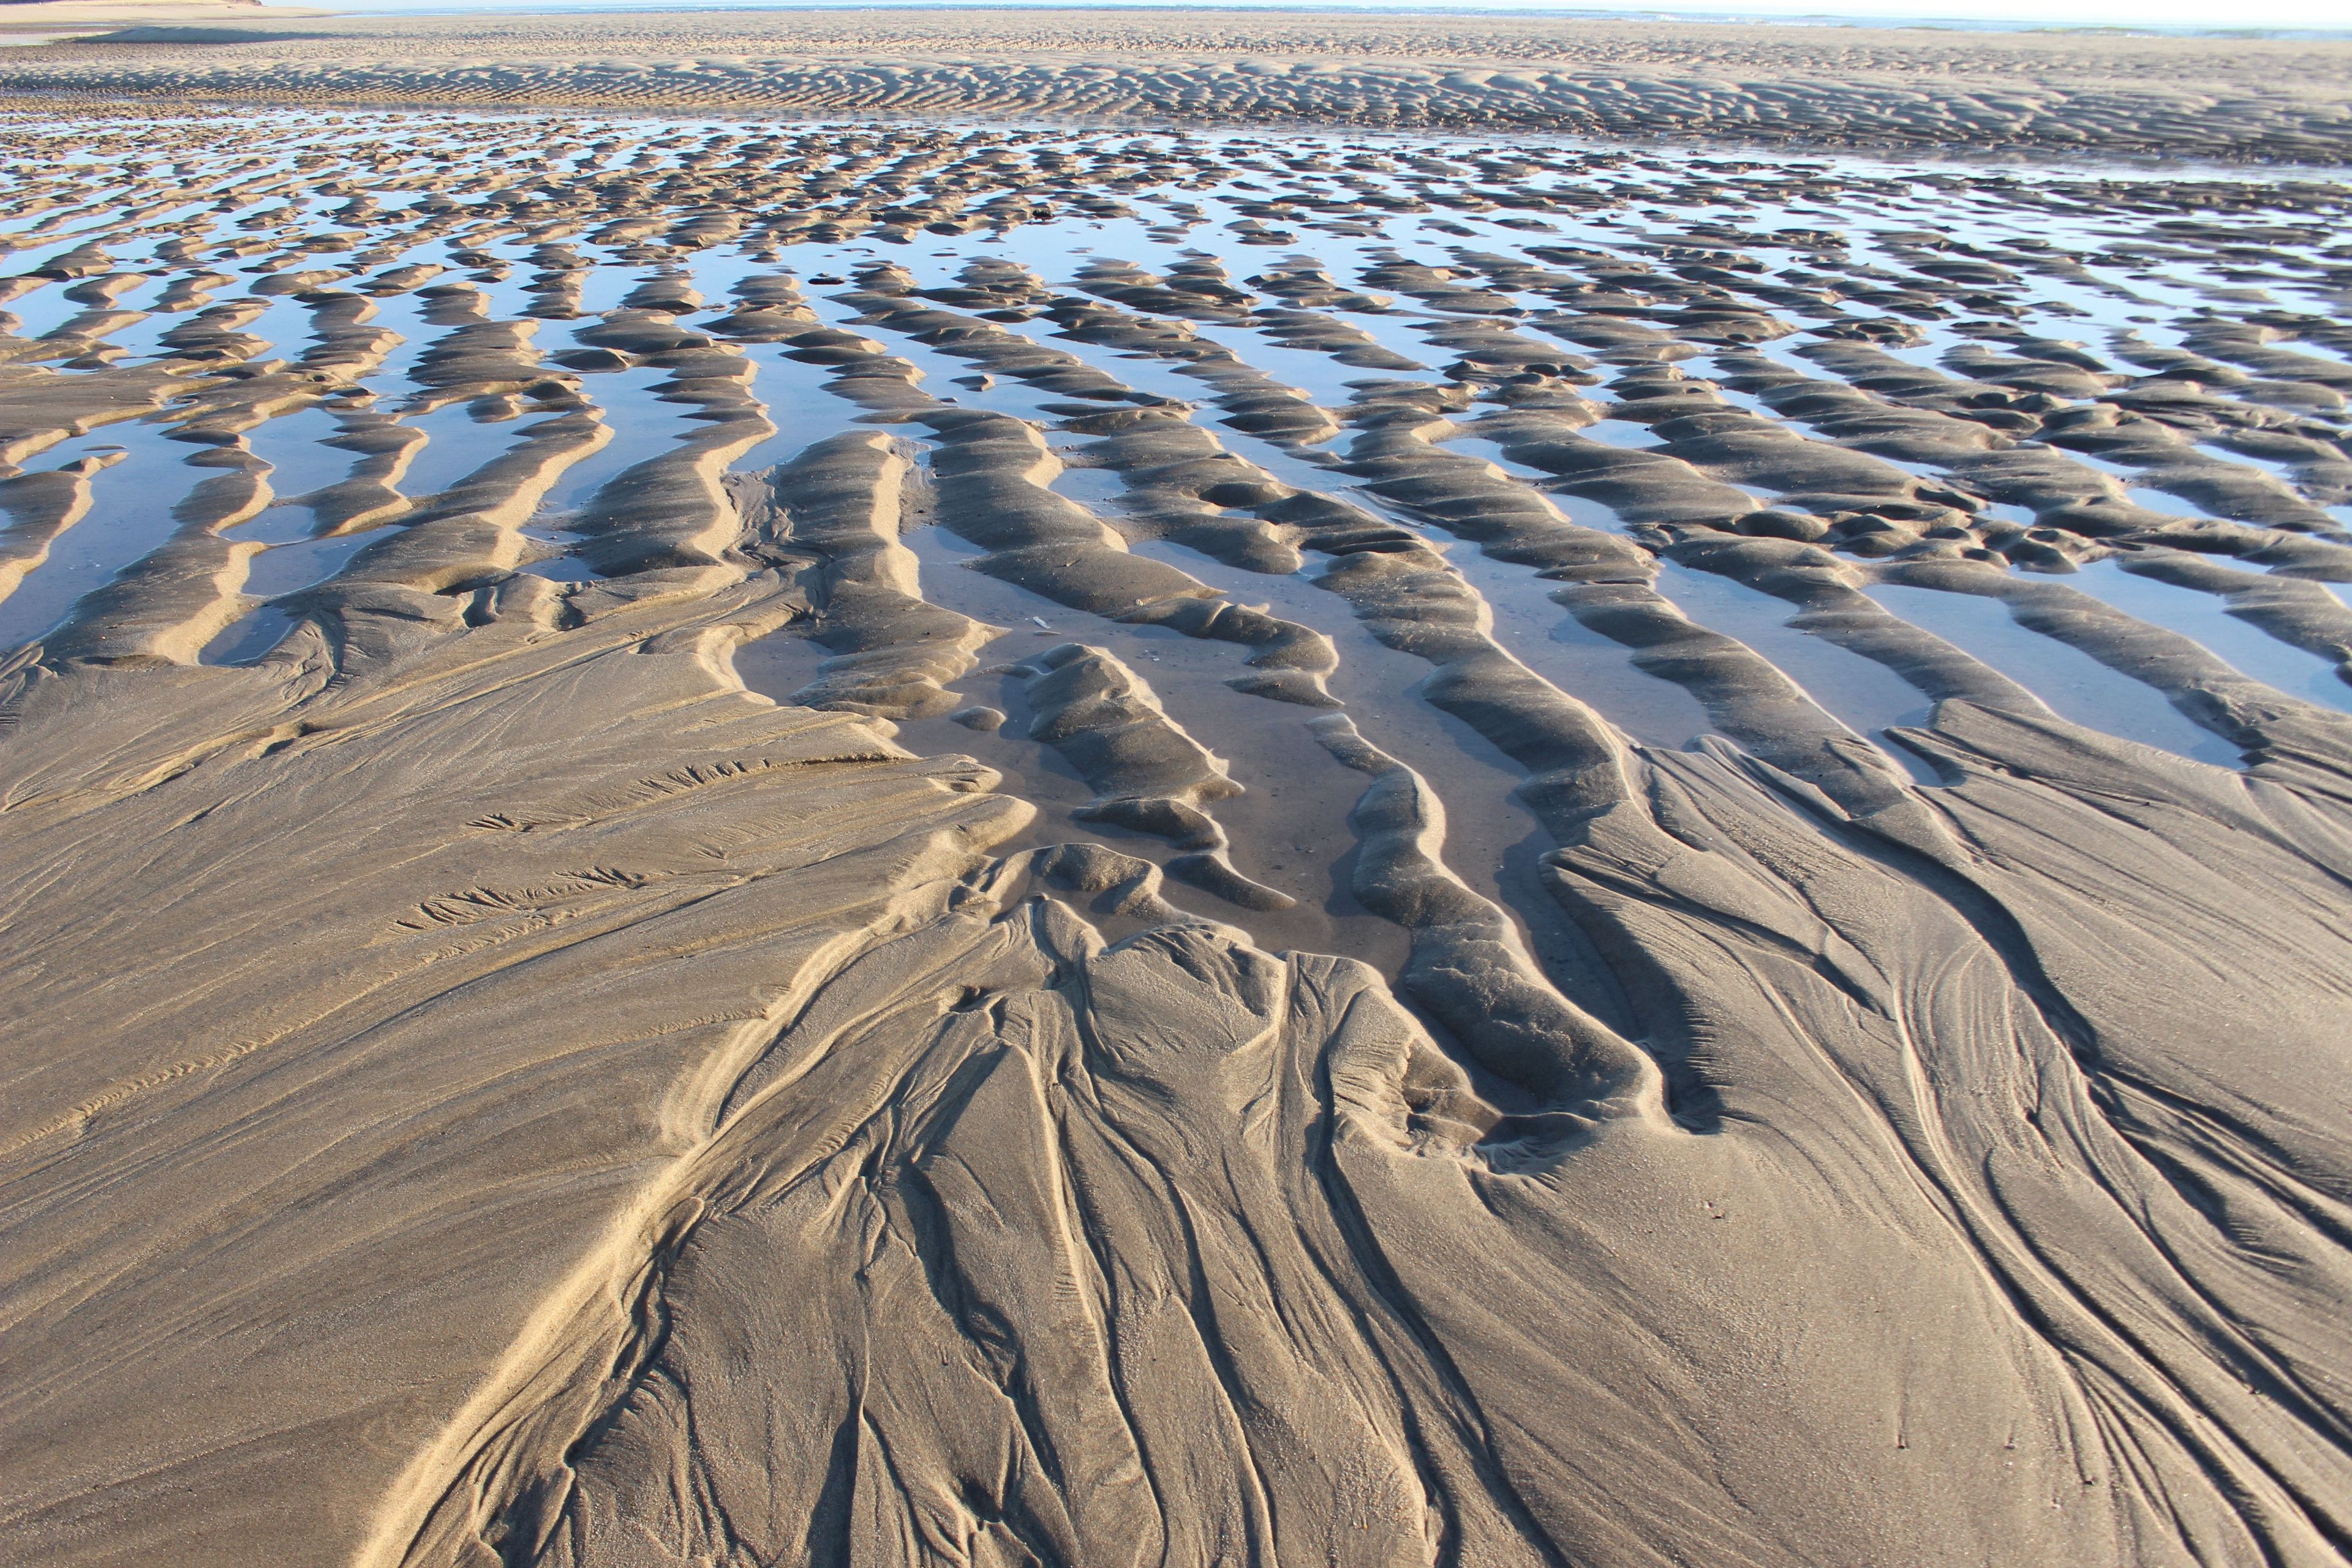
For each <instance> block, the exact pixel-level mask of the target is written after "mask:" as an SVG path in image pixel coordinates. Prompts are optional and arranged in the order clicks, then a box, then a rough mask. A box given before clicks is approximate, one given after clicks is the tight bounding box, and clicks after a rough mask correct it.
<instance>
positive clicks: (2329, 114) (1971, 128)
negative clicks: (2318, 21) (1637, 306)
mask: <svg viewBox="0 0 2352 1568" xmlns="http://www.w3.org/2000/svg"><path fill="white" fill-rule="evenodd" d="M26 9H27V10H28V11H29V10H30V9H33V7H26ZM0 93H7V94H15V95H20V96H29V97H33V98H37V99H42V100H56V99H58V98H65V99H68V100H88V99H91V98H100V99H114V100H120V99H131V98H137V99H146V100H164V101H172V100H178V101H186V100H259V101H265V102H273V103H284V102H305V103H313V104H320V105H335V104H426V103H430V104H450V105H463V106H467V107H476V108H504V107H512V106H516V105H520V104H541V105H560V106H564V107H570V108H604V109H632V110H757V111H766V112H777V111H781V110H795V111H799V112H803V113H818V114H871V113H880V114H897V115H941V114H951V115H968V116H971V115H986V116H993V117H998V118H1008V117H1009V118H1014V119H1022V120H1034V119H1036V118H1039V117H1052V118H1061V119H1084V120H1087V121H1108V122H1114V123H1116V122H1128V123H1138V122H1140V123H1145V124H1167V123H1169V122H1171V121H1192V122H1196V123H1197V122H1206V123H1212V124H1216V123H1223V124H1234V125H1265V124H1272V123H1280V122H1284V121H1305V122H1311V123H1317V124H1344V125H1360V126H1368V127H1375V128H1389V129H1402V128H1409V127H1440V126H1442V127H1460V128H1463V129H1466V130H1472V131H1481V130H1492V129H1496V128H1500V127H1506V126H1509V127H1519V128H1526V129H1530V130H1540V131H1551V132H1580V133H1586V134H1597V135H1611V136H1628V135H1635V136H1675V137H1700V138H1707V139H1716V140H1728V141H1733V142H1748V143H1755V142H1813V143H1819V144H1824V145H1847V146H1864V147H1978V148H1988V149H1995V150H2000V151H2004V152H2011V151H2016V150H2019V149H2024V148H2039V149H2053V150H2058V151H2064V152H2090V153H2156V154H2160V155H2163V156H2168V157H2201V158H2223V159H2263V160H2273V161H2285V162H2299V163H2345V162H2347V161H2352V44H2347V43H2342V42H2332V41H2318V40H2307V39H2298V40H2294V41H2262V40H2244V39H2219V38H2165V37H2140V38H2134V37H2105V36H2100V35H2097V34H2092V33H2084V34H2059V33H2051V34H2032V33H2027V34H2013V35H2006V36H2001V35H1988V34H1980V33H1958V34H1954V33H1939V32H1937V31H1933V30H1885V31H1880V30H1873V29H1868V28H1854V27H1828V28H1798V27H1778V26H1775V27H1757V26H1705V25H1693V24H1689V23H1684V22H1678V21H1677V22H1656V23H1632V22H1601V21H1564V20H1561V19H1558V18H1541V19H1517V18H1509V17H1501V16H1479V17H1460V16H1283V15H1280V14H1249V13H1239V14H1234V13H1228V14H1222V15H1220V14H1217V13H1207V14H1194V15H1182V14H1177V13H1170V12H1150V13H1127V14H1121V13H1118V12H1109V13H1105V12H1097V11H1075V12H1057V11H1046V10H1014V11H1007V12H999V13H993V14H992V13H987V12H982V11H978V10H968V9H952V10H945V11H937V12H923V11H905V10H900V11H892V10H885V11H864V12H859V11H834V12H827V11H821V10H820V11H814V12H798V13H795V12H790V11H779V12H740V11H738V12H724V11H721V12H706V13H699V14H698V13H693V12H688V13H686V14H683V15H675V14H674V15H663V16H645V15H611V16H583V15H572V16H562V15H555V16H511V15H508V14H506V13H503V12H501V13H500V14H499V16H497V17H496V18H495V19H494V20H486V19H484V18H482V17H478V16H476V17H461V16H442V17H408V18H384V17H368V18H331V19H326V20H302V21H292V20H288V21H281V22H278V23H276V24H274V25H262V26H257V25H256V22H255V20H254V19H253V18H252V17H250V16H241V17H238V18H236V19H235V20H233V21H230V22H227V23H225V24H219V25H213V26H205V25H195V26H173V25H149V26H139V27H131V28H129V29H127V30H124V31H122V32H120V33H117V34H114V35H112V36H110V37H100V38H92V39H89V40H87V41H82V42H77V43H70V44H64V43H61V44H57V45H53V46H50V47H42V48H28V49H23V50H10V51H9V52H8V53H7V55H6V56H5V58H0Z"/></svg>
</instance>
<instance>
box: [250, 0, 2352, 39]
mask: <svg viewBox="0 0 2352 1568" xmlns="http://www.w3.org/2000/svg"><path fill="white" fill-rule="evenodd" d="M294 3H297V4H308V5H327V6H330V7H331V8H333V9H335V10H339V11H364V12H384V11H401V12H442V13H448V12H486V11H501V10H510V11H571V10H599V11H602V10H630V11H641V10H642V11H663V10H705V9H712V8H718V7H725V8H728V9H738V8H753V7H772V6H775V5H779V3H780V0H669V3H667V4H665V3H663V0H470V3H468V0H294ZM782 3H783V4H787V5H789V4H790V3H791V0H782ZM803 3H804V4H819V5H828V6H830V5H835V4H839V3H840V0H803ZM880 3H883V4H888V3H891V0H880ZM901 3H904V0H901ZM914 3H918V4H927V5H940V4H948V5H983V6H984V5H989V4H990V3H991V0H914ZM1056 3H1059V4H1064V5H1073V6H1076V7H1079V8H1085V7H1087V5H1089V0H1056ZM1095 3H1106V4H1117V5H1139V4H1140V5H1201V4H1203V3H1205V4H1206V5H1210V6H1213V7H1214V8H1220V9H1223V8H1234V9H1238V8H1244V7H1248V8H1265V9H1281V10H1310V9H1324V8H1327V6H1328V8H1331V9H1339V10H1383V11H1391V10H1393V11H1421V12H1465V13H1475V12H1479V11H1488V12H1511V13H1519V14H1525V13H1529V12H1535V13H1546V14H1559V15H1563V16H1567V15H1574V14H1576V13H1579V12H1584V13H1597V14H1603V15H1609V16H1688V17H1691V18H1694V19H1696V18H1700V17H1705V18H1706V19H1709V20H1724V19H1739V20H1754V21H1759V22H1768V21H1796V20H1800V19H1808V18H1820V17H1832V18H1835V19H1838V20H1843V21H1853V22H1864V23H1867V22H1879V23H1886V22H1900V23H1914V24H1930V25H1932V24H1946V25H1958V26H1996V27H2000V26H2044V27H2046V26H2116V27H2129V28H2135V29H2143V28H2167V29H2170V28H2190V29H2213V30H2226V31H2237V30H2248V29H2253V30H2290V31H2293V30H2311V31H2326V32H2334V33H2352V0H1654V3H1651V4H1637V3H1623V0H1621V3H1619V4H1610V3H1608V0H1412V3H1409V4H1398V3H1395V0H1387V3H1378V0H1371V3H1363V4H1341V5H1328V0H1325V3H1324V4H1318V0H1095ZM793 8H799V6H797V5H795V6H793Z"/></svg>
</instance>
